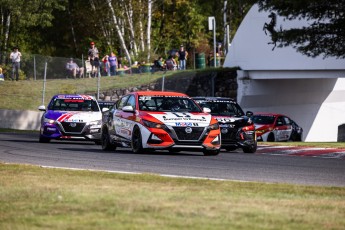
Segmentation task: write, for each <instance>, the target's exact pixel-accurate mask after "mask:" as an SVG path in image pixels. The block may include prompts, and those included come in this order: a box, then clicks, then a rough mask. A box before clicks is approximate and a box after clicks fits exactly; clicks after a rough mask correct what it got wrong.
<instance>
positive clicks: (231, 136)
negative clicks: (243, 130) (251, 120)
mask: <svg viewBox="0 0 345 230" xmlns="http://www.w3.org/2000/svg"><path fill="white" fill-rule="evenodd" d="M222 129H223V128H221V130H222ZM236 133H237V129H228V132H227V133H223V132H222V141H223V140H225V141H230V142H231V141H236Z"/></svg>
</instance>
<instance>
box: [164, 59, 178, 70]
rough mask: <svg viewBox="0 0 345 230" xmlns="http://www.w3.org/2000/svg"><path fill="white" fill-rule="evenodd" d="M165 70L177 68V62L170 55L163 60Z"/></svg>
mask: <svg viewBox="0 0 345 230" xmlns="http://www.w3.org/2000/svg"><path fill="white" fill-rule="evenodd" d="M165 64H166V68H167V70H176V69H177V63H176V61H175V59H174V57H173V56H172V55H170V56H169V57H168V59H167V60H166V61H165Z"/></svg>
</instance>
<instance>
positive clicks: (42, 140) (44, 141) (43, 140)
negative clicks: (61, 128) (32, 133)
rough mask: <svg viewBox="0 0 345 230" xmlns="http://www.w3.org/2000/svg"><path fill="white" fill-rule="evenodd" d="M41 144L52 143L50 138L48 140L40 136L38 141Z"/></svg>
mask: <svg viewBox="0 0 345 230" xmlns="http://www.w3.org/2000/svg"><path fill="white" fill-rule="evenodd" d="M38 141H39V142H40V143H49V142H50V139H49V138H46V137H42V136H41V135H40V138H39V140H38Z"/></svg>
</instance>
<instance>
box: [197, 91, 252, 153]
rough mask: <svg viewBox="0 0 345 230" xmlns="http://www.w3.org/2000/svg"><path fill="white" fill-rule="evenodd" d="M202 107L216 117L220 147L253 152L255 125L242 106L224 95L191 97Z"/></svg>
mask: <svg viewBox="0 0 345 230" xmlns="http://www.w3.org/2000/svg"><path fill="white" fill-rule="evenodd" d="M193 99H194V100H195V101H196V102H197V103H198V104H199V105H200V106H201V107H202V108H209V109H211V115H212V116H213V117H214V118H215V119H217V121H218V123H219V126H220V131H221V139H222V140H221V141H222V148H224V149H226V150H227V151H232V150H235V149H238V148H241V149H242V151H243V152H245V153H255V152H256V149H257V141H256V135H255V127H254V123H253V122H252V120H251V118H250V116H251V115H252V114H253V113H252V112H250V111H248V112H247V113H246V114H244V112H243V110H242V108H241V107H240V105H239V104H237V102H236V101H235V100H233V99H231V98H225V97H193Z"/></svg>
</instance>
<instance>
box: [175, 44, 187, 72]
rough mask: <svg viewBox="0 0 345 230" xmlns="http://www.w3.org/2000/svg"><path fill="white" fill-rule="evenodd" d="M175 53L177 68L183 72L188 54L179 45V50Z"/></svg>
mask: <svg viewBox="0 0 345 230" xmlns="http://www.w3.org/2000/svg"><path fill="white" fill-rule="evenodd" d="M177 53H178V61H179V68H180V70H185V69H186V60H187V56H188V52H187V51H185V50H184V47H183V45H181V46H180V50H179V51H178V52H177Z"/></svg>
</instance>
